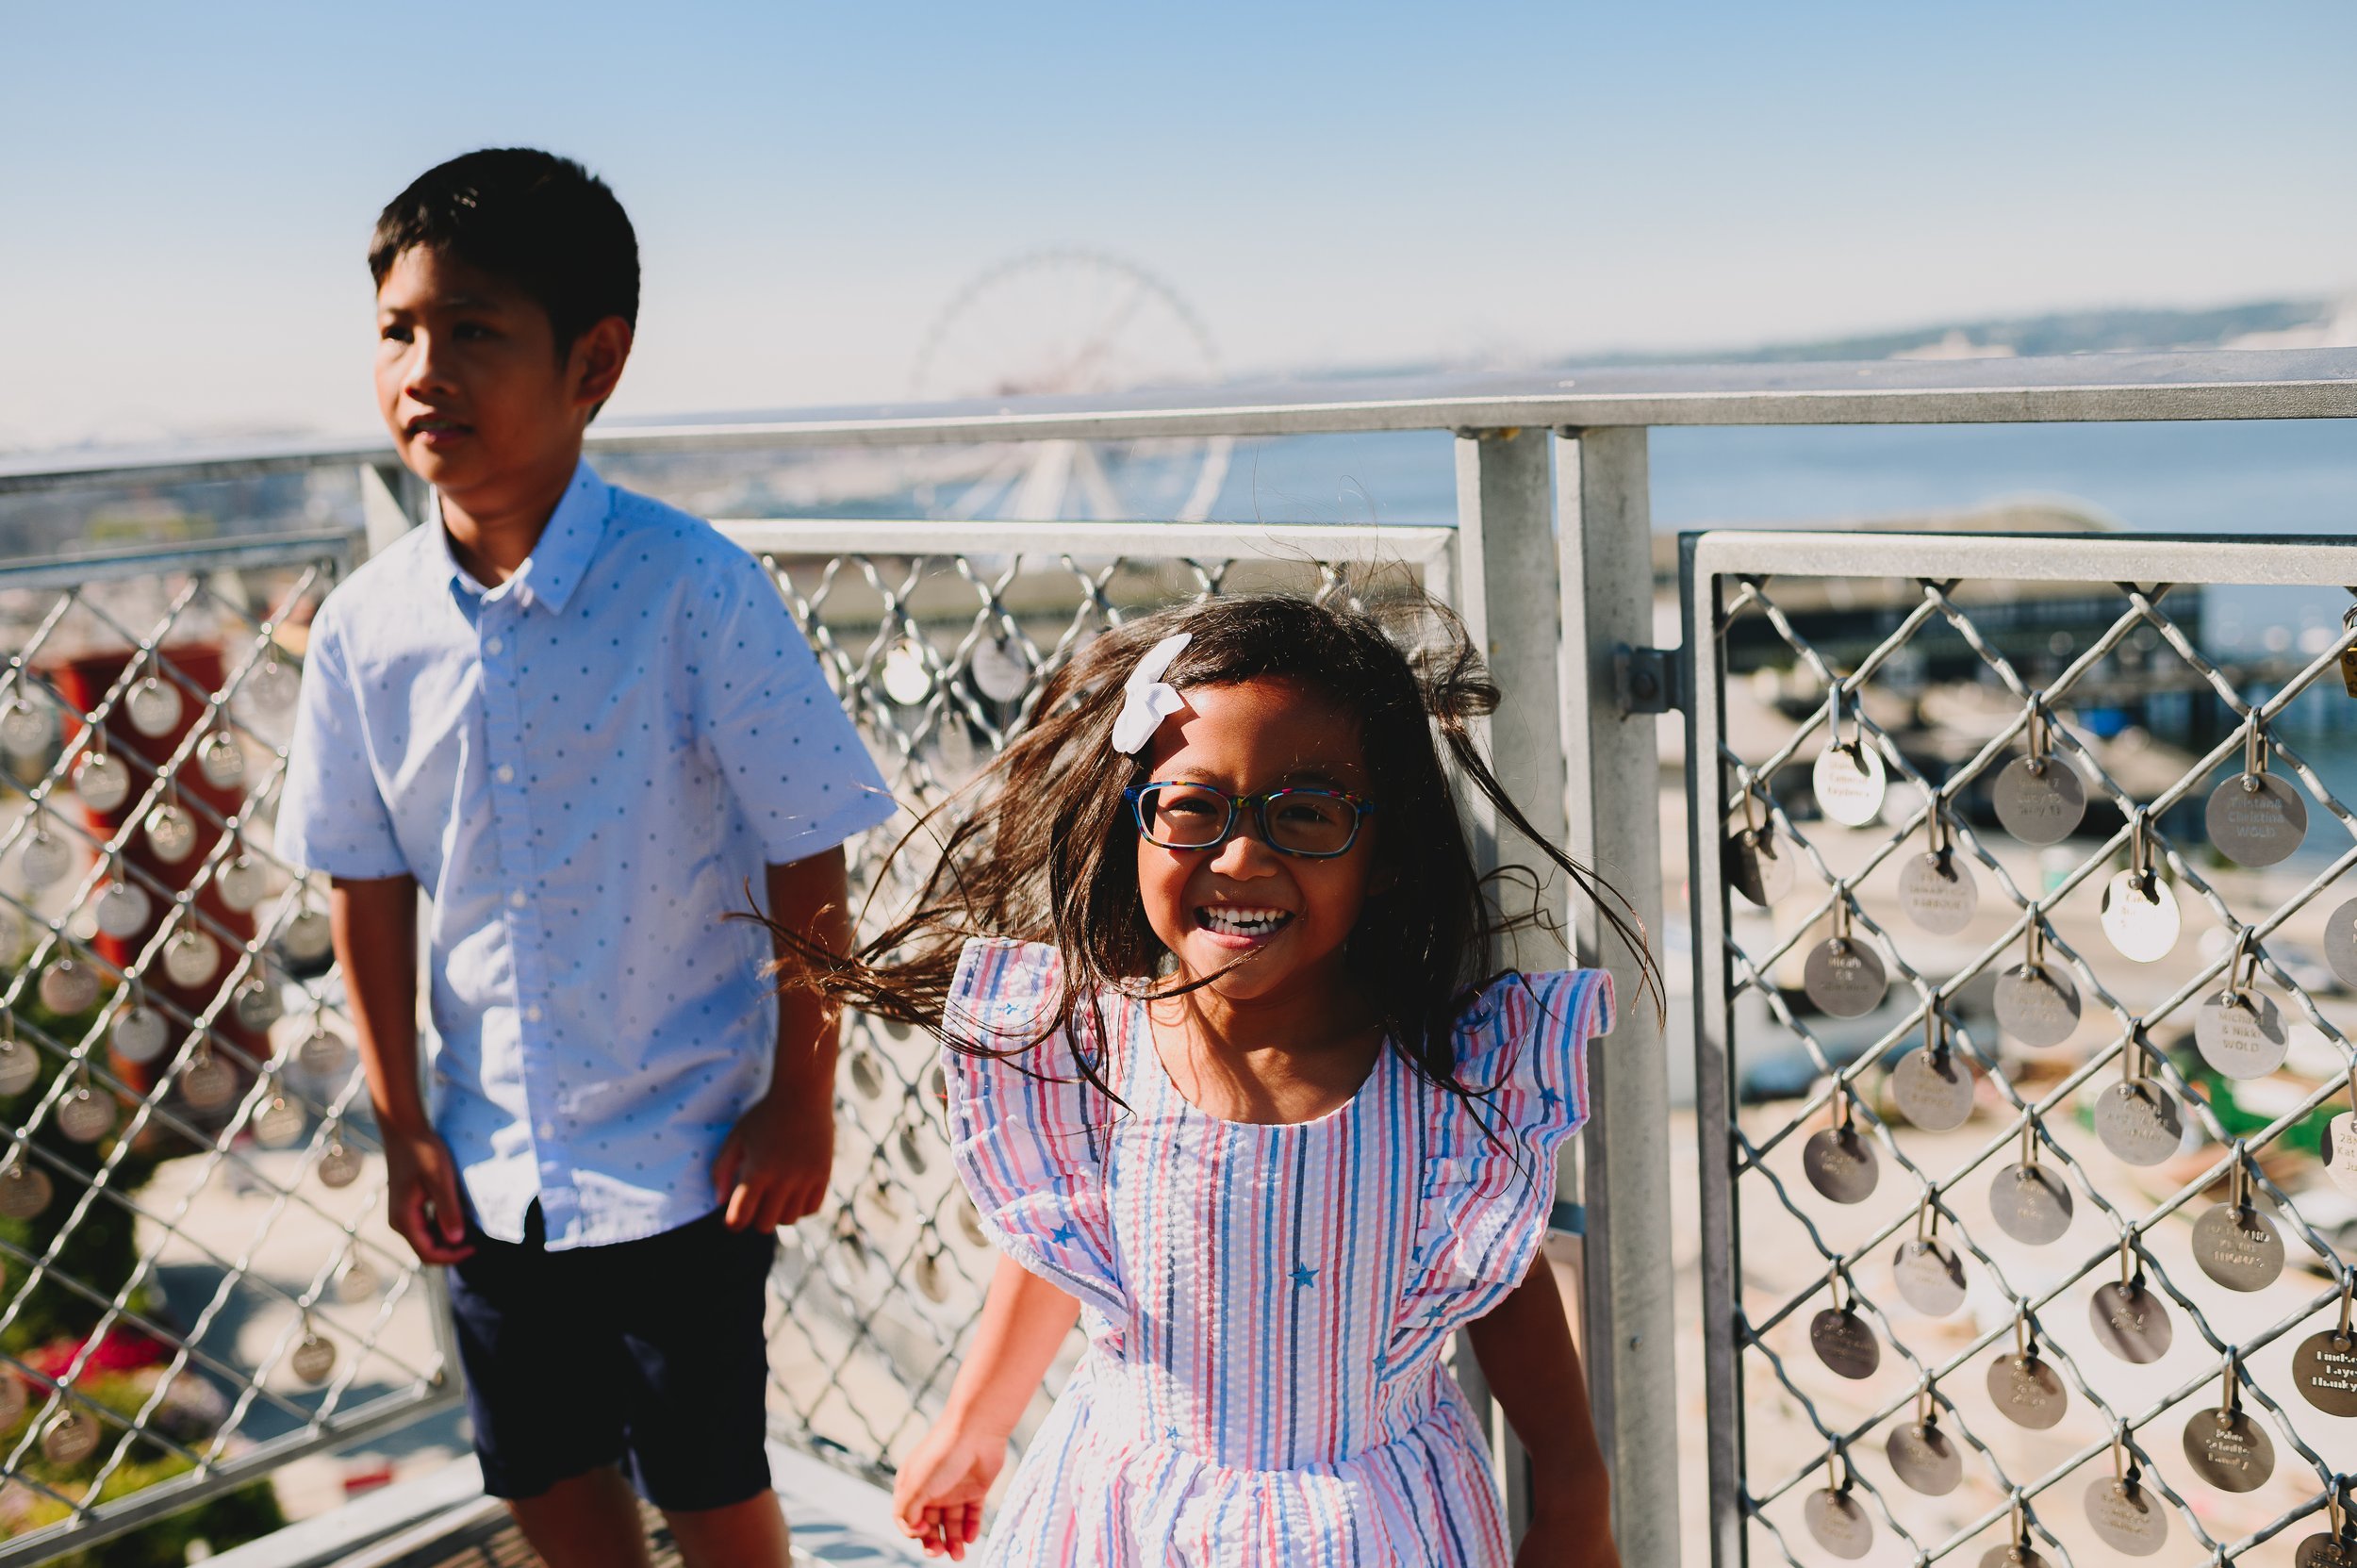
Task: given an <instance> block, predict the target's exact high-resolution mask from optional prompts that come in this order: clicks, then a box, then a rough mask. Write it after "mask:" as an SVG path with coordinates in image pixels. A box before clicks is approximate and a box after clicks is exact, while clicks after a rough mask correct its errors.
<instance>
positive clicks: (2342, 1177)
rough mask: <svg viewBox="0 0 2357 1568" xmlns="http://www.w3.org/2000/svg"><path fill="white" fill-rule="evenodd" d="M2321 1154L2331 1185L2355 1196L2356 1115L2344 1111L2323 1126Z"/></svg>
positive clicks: (2356, 1173)
mask: <svg viewBox="0 0 2357 1568" xmlns="http://www.w3.org/2000/svg"><path fill="white" fill-rule="evenodd" d="M2322 1153H2323V1155H2324V1174H2325V1175H2326V1176H2328V1177H2330V1178H2331V1179H2332V1185H2334V1186H2335V1187H2338V1188H2340V1190H2341V1191H2343V1192H2345V1193H2352V1194H2357V1114H2351V1113H2349V1112H2347V1111H2344V1112H2342V1113H2341V1114H2339V1115H2337V1116H2334V1117H2333V1118H2332V1120H2331V1121H2330V1122H2327V1123H2326V1124H2325V1128H2324V1147H2323V1150H2322Z"/></svg>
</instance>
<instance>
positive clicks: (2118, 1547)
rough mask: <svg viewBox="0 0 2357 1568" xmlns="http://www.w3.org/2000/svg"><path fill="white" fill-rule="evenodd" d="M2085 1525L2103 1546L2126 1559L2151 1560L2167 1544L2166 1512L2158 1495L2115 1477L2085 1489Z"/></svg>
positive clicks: (2103, 1477)
mask: <svg viewBox="0 0 2357 1568" xmlns="http://www.w3.org/2000/svg"><path fill="white" fill-rule="evenodd" d="M2086 1510H2087V1523H2088V1525H2090V1526H2091V1527H2093V1528H2094V1530H2095V1533H2096V1534H2097V1535H2099V1536H2102V1538H2103V1543H2104V1544H2105V1545H2107V1546H2109V1547H2111V1548H2112V1549H2113V1550H2114V1551H2117V1552H2125V1553H2127V1554H2128V1555H2129V1556H2130V1557H2151V1555H2152V1554H2153V1553H2154V1552H2157V1551H2159V1550H2160V1549H2161V1548H2162V1547H2163V1546H2165V1545H2167V1543H2168V1511H2167V1510H2166V1509H2165V1508H2163V1507H2162V1506H2161V1499H2160V1496H2159V1494H2156V1493H2154V1492H2153V1491H2152V1490H2151V1488H2149V1487H2142V1486H2134V1485H2131V1484H2130V1483H2129V1482H2127V1481H2125V1480H2122V1479H2120V1478H2119V1477H2116V1476H2098V1477H2096V1478H2095V1480H2094V1482H2093V1484H2091V1485H2090V1486H2088V1488H2087V1496H2086Z"/></svg>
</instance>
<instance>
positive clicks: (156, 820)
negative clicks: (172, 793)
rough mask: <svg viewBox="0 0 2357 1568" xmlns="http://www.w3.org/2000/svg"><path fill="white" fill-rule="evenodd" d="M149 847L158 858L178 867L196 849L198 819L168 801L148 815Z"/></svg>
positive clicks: (146, 825)
mask: <svg viewBox="0 0 2357 1568" xmlns="http://www.w3.org/2000/svg"><path fill="white" fill-rule="evenodd" d="M145 827H146V829H147V847H148V848H149V849H151V850H155V851H156V858H157V860H160V861H163V862H164V863H166V864H167V865H176V864H178V863H179V862H181V861H184V860H186V859H188V858H189V851H190V850H193V849H195V848H196V819H195V818H194V817H190V815H189V814H188V813H187V812H185V811H183V810H181V809H180V808H179V807H178V806H175V805H173V803H172V802H171V801H165V802H164V803H163V804H162V805H159V806H157V808H156V809H155V810H154V811H151V812H149V813H148V814H147V821H146V823H145Z"/></svg>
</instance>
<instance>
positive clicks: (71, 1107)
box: [58, 1088, 115, 1144]
mask: <svg viewBox="0 0 2357 1568" xmlns="http://www.w3.org/2000/svg"><path fill="white" fill-rule="evenodd" d="M114 1130H115V1102H114V1097H113V1096H112V1095H102V1094H99V1093H98V1092H97V1091H95V1090H92V1089H88V1088H82V1089H76V1090H74V1092H73V1093H72V1094H70V1095H68V1096H66V1097H65V1098H64V1099H63V1100H62V1101H60V1102H59V1104H58V1131H60V1132H62V1133H64V1134H65V1135H66V1136H67V1137H69V1138H71V1139H73V1140H74V1142H75V1143H77V1144H94V1143H96V1142H97V1141H98V1140H99V1139H101V1138H103V1137H105V1136H106V1135H107V1133H109V1132H112V1131H114Z"/></svg>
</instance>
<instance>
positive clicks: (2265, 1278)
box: [2193, 1203, 2283, 1291]
mask: <svg viewBox="0 0 2357 1568" xmlns="http://www.w3.org/2000/svg"><path fill="white" fill-rule="evenodd" d="M2193 1261H2194V1262H2195V1263H2200V1265H2201V1272H2202V1273H2204V1274H2206V1275H2208V1276H2209V1277H2210V1279H2211V1280H2212V1281H2213V1282H2215V1283H2217V1284H2220V1285H2224V1286H2225V1287H2226V1288H2227V1289H2228V1290H2230V1291H2259V1290H2265V1289H2266V1288H2267V1287H2268V1286H2269V1285H2271V1284H2273V1283H2275V1281H2276V1279H2277V1278H2278V1277H2279V1276H2280V1275H2282V1274H2283V1235H2282V1233H2281V1232H2280V1231H2279V1230H2277V1229H2276V1226H2275V1224H2274V1221H2273V1220H2272V1218H2271V1217H2270V1216H2269V1215H2268V1214H2267V1213H2266V1211H2264V1210H2262V1209H2260V1208H2258V1207H2257V1206H2255V1205H2253V1206H2250V1207H2247V1208H2246V1207H2239V1206H2237V1205H2235V1204H2232V1203H2214V1204H2212V1205H2211V1206H2210V1207H2209V1209H2208V1210H2207V1211H2206V1212H2204V1213H2203V1214H2202V1215H2201V1217H2200V1219H2198V1220H2195V1221H2194V1222H2193Z"/></svg>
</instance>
